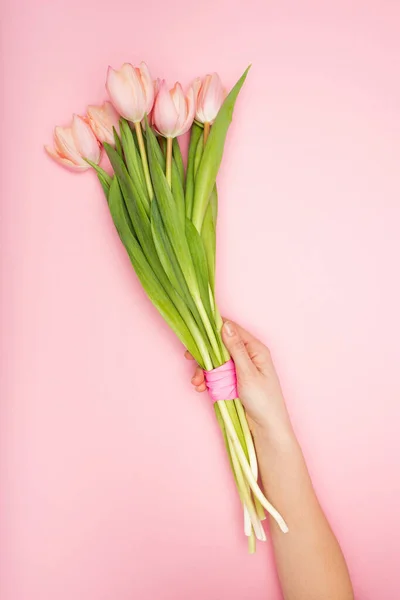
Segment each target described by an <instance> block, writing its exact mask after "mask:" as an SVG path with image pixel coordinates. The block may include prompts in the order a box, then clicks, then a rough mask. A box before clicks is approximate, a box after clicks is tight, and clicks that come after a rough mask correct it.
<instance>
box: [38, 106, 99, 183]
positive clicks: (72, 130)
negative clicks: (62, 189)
mask: <svg viewBox="0 0 400 600" xmlns="http://www.w3.org/2000/svg"><path fill="white" fill-rule="evenodd" d="M45 150H46V152H47V153H48V154H49V156H51V158H53V159H54V160H55V161H57V162H58V163H60V164H61V165H63V166H65V167H68V168H70V169H72V170H74V171H86V169H90V168H91V167H90V165H88V163H87V162H86V161H85V160H84V159H85V158H87V159H89V160H91V161H92V162H94V163H96V164H99V162H100V156H101V148H100V146H99V142H98V141H97V138H96V136H95V135H94V133H93V131H92V129H91V127H90V125H89V123H88V122H87V120H86V119H84V118H83V117H80V116H79V115H74V116H73V119H72V125H71V127H56V128H55V130H54V150H53V149H52V148H50V146H45Z"/></svg>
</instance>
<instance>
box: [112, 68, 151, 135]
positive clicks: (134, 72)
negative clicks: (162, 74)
mask: <svg viewBox="0 0 400 600" xmlns="http://www.w3.org/2000/svg"><path fill="white" fill-rule="evenodd" d="M106 88H107V91H108V93H109V95H110V98H111V102H112V103H113V105H114V107H115V108H116V110H117V111H118V112H119V114H120V115H121V116H122V117H124V119H127V121H131V122H132V123H138V122H140V121H142V120H143V118H144V115H145V114H149V112H150V111H151V109H152V108H153V103H154V87H153V81H152V79H151V76H150V72H149V70H148V68H147V65H146V64H145V63H144V62H142V63H140V66H139V67H133V66H132V65H131V64H129V63H125V64H123V65H122V67H121V69H120V70H119V71H115V70H114V69H112V68H111V67H108V73H107V82H106Z"/></svg>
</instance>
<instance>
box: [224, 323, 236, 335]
mask: <svg viewBox="0 0 400 600" xmlns="http://www.w3.org/2000/svg"><path fill="white" fill-rule="evenodd" d="M224 330H225V331H226V334H227V335H229V336H230V337H232V336H233V335H234V333H235V330H234V328H233V325H232V323H230V322H229V321H225V323H224Z"/></svg>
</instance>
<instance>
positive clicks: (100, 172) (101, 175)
mask: <svg viewBox="0 0 400 600" xmlns="http://www.w3.org/2000/svg"><path fill="white" fill-rule="evenodd" d="M85 160H86V162H87V163H88V164H89V165H90V166H91V167H92V168H93V169H94V170H95V171H96V173H97V177H98V179H99V181H100V183H101V187H102V188H103V190H104V193H105V195H106V197H107V196H108V191H109V189H110V185H111V181H112V177H110V175H109V174H108V173H107V171H105V170H104V169H102V168H101V167H99V165H96V163H94V162H92V161H91V160H89V159H88V158H85Z"/></svg>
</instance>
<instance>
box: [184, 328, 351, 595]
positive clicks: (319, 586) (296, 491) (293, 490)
mask: <svg viewBox="0 0 400 600" xmlns="http://www.w3.org/2000/svg"><path fill="white" fill-rule="evenodd" d="M222 338H223V341H224V343H225V345H226V347H227V349H228V351H229V353H230V354H231V356H232V359H233V361H234V363H235V367H236V375H237V383H238V393H239V397H240V400H241V401H242V403H243V405H244V407H245V409H246V414H247V419H248V421H249V425H250V428H251V430H252V433H253V436H254V442H255V447H256V452H257V458H258V465H259V469H260V475H261V479H262V482H263V485H264V489H265V492H266V495H267V497H268V498H269V500H270V501H271V502H272V504H273V505H274V506H276V507H278V509H279V511H280V512H281V514H282V515H283V516H284V518H285V521H286V522H287V524H288V526H289V533H288V534H287V535H282V533H281V531H280V530H279V528H278V526H277V525H276V523H275V522H274V521H271V523H270V532H271V539H272V543H273V547H274V553H275V559H276V565H277V569H278V574H279V579H280V582H281V586H282V590H283V596H284V598H285V600H353V598H354V596H353V591H352V586H351V581H350V578H349V574H348V571H347V566H346V563H345V560H344V558H343V555H342V552H341V550H340V547H339V544H338V542H337V540H336V538H335V536H334V534H333V533H332V530H331V528H330V527H329V524H328V522H327V520H326V517H325V515H324V513H323V511H322V509H321V507H320V505H319V503H318V500H317V497H316V495H315V492H314V489H313V486H312V483H311V479H310V476H309V474H308V471H307V467H306V464H305V461H304V457H303V455H302V452H301V449H300V446H299V444H298V441H297V440H296V436H295V434H294V432H293V429H292V427H291V425H290V420H289V416H288V413H287V411H286V407H285V402H284V399H283V394H282V390H281V386H280V383H279V379H278V376H277V374H276V371H275V368H274V365H273V362H272V359H271V355H270V352H269V350H268V348H266V347H265V346H264V344H262V343H261V342H260V341H259V340H257V339H256V338H255V337H253V336H252V335H251V334H250V333H248V332H247V331H245V330H244V329H243V328H242V327H239V325H237V324H236V323H232V321H226V322H225V323H224V325H223V328H222ZM186 357H187V358H191V356H190V355H189V354H188V353H186ZM192 383H193V385H194V386H195V387H196V390H197V391H198V392H204V391H205V389H206V384H205V380H204V373H203V371H202V370H201V369H200V367H197V369H196V372H195V374H194V377H193V379H192Z"/></svg>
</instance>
